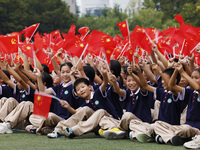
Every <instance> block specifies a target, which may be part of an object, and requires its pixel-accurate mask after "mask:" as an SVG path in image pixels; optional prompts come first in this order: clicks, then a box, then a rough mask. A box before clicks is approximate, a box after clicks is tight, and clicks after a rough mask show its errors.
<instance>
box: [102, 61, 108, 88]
mask: <svg viewBox="0 0 200 150" xmlns="http://www.w3.org/2000/svg"><path fill="white" fill-rule="evenodd" d="M101 63H102V64H101V73H102V76H103V83H102V84H101V86H100V88H101V91H102V92H104V91H105V90H106V87H107V85H108V74H107V72H108V68H107V65H106V62H105V61H102V62H101Z"/></svg>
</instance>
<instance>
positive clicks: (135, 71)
mask: <svg viewBox="0 0 200 150" xmlns="http://www.w3.org/2000/svg"><path fill="white" fill-rule="evenodd" d="M132 72H133V73H134V74H135V75H136V76H138V74H137V72H136V71H134V70H133V71H132ZM128 75H130V74H129V73H128V72H127V73H126V76H128Z"/></svg>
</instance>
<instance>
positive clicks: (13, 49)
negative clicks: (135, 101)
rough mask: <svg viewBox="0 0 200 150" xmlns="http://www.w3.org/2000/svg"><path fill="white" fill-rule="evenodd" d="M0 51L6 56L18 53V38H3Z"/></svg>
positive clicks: (0, 38) (0, 40)
mask: <svg viewBox="0 0 200 150" xmlns="http://www.w3.org/2000/svg"><path fill="white" fill-rule="evenodd" d="M0 49H1V50H2V51H4V52H5V53H6V54H10V53H17V52H18V36H1V37H0Z"/></svg>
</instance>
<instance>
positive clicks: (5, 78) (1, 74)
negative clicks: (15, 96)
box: [0, 69, 15, 89]
mask: <svg viewBox="0 0 200 150" xmlns="http://www.w3.org/2000/svg"><path fill="white" fill-rule="evenodd" d="M0 77H1V78H2V79H3V81H4V82H5V83H7V84H8V85H9V86H10V87H11V88H13V89H14V86H15V84H14V83H13V82H12V81H11V80H10V79H9V78H8V77H7V75H6V74H5V73H4V72H3V71H2V70H1V69H0Z"/></svg>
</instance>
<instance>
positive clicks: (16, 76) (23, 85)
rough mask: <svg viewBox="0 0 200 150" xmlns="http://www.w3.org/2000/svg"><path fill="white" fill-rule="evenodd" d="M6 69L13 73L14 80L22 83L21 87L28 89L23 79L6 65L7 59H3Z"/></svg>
mask: <svg viewBox="0 0 200 150" xmlns="http://www.w3.org/2000/svg"><path fill="white" fill-rule="evenodd" d="M4 63H5V66H6V70H7V71H8V72H9V73H10V74H12V75H13V77H14V78H15V80H16V81H17V82H18V83H20V84H21V85H22V88H23V89H25V90H26V91H28V85H27V84H26V83H25V82H24V80H23V79H22V78H21V77H20V76H19V75H18V74H17V73H16V72H15V71H14V70H13V69H12V68H11V67H10V66H9V65H8V62H7V60H5V61H4Z"/></svg>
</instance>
